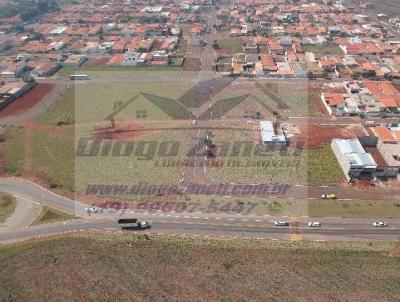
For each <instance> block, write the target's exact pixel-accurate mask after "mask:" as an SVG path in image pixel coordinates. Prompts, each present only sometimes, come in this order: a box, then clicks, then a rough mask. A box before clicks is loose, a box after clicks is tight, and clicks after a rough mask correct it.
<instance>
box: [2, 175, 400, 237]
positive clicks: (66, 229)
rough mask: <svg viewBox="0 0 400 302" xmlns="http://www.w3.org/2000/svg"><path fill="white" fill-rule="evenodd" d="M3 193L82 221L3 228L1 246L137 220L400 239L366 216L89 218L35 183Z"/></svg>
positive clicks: (251, 232) (245, 233)
mask: <svg viewBox="0 0 400 302" xmlns="http://www.w3.org/2000/svg"><path fill="white" fill-rule="evenodd" d="M0 190H1V191H5V192H8V193H10V194H13V195H15V196H17V197H18V198H22V199H25V200H29V201H31V202H39V203H40V204H41V205H47V206H49V207H52V208H56V209H59V210H62V211H65V212H68V213H71V214H75V215H76V216H79V217H82V219H77V220H72V221H66V222H58V223H52V224H45V225H40V226H35V227H23V228H19V229H8V230H7V229H6V230H5V229H1V231H0V244H7V243H13V242H19V241H23V240H28V239H32V238H40V237H47V236H52V235H62V234H65V233H70V232H79V231H98V232H117V233H118V232H120V231H121V230H120V228H119V227H118V224H117V220H118V219H119V218H121V217H124V218H126V217H131V218H132V217H133V218H138V219H142V220H148V221H150V222H151V224H152V228H151V230H150V231H146V232H149V233H151V234H174V235H188V236H196V237H197V236H201V237H212V238H227V237H229V238H253V239H254V238H256V239H270V240H273V239H275V240H318V241H321V240H322V241H327V240H399V239H400V220H399V219H388V220H387V222H388V225H389V226H388V227H386V228H375V227H373V226H372V222H373V220H371V219H364V218H351V219H350V218H346V219H344V218H318V219H316V218H308V217H275V216H268V215H265V216H256V215H238V214H236V215H231V214H209V213H200V212H195V213H185V212H183V213H175V212H162V211H155V212H152V213H151V212H141V211H131V210H126V211H115V210H113V209H103V210H102V211H99V212H98V213H94V214H90V215H88V214H87V213H86V211H85V207H86V206H85V205H84V204H82V203H79V202H77V201H73V200H71V199H68V198H65V197H62V196H59V195H57V194H54V193H52V192H50V191H48V190H47V189H45V188H42V187H40V186H39V185H36V184H34V183H31V182H28V181H24V180H20V179H11V178H0ZM275 220H287V221H289V222H290V226H289V227H276V226H274V223H273V222H274V221H275ZM315 220H318V221H319V222H321V224H322V227H321V228H310V227H308V226H307V223H308V222H310V221H315Z"/></svg>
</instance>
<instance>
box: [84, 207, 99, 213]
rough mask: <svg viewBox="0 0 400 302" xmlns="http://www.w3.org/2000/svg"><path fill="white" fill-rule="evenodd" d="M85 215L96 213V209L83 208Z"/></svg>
mask: <svg viewBox="0 0 400 302" xmlns="http://www.w3.org/2000/svg"><path fill="white" fill-rule="evenodd" d="M85 211H86V213H89V214H90V213H97V209H96V208H95V207H88V208H85Z"/></svg>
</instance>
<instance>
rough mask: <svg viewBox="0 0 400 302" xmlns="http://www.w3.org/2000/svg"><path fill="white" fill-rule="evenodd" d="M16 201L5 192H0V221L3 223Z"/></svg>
mask: <svg viewBox="0 0 400 302" xmlns="http://www.w3.org/2000/svg"><path fill="white" fill-rule="evenodd" d="M16 205H17V201H16V200H15V198H14V197H13V196H12V195H10V194H7V193H4V192H0V223H4V222H5V221H6V220H7V218H8V217H10V216H11V215H12V213H14V210H15V207H16Z"/></svg>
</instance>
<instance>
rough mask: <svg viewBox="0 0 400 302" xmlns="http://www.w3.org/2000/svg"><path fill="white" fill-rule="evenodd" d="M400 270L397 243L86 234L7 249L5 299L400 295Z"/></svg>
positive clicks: (0, 263)
mask: <svg viewBox="0 0 400 302" xmlns="http://www.w3.org/2000/svg"><path fill="white" fill-rule="evenodd" d="M77 259H79V260H80V261H77ZM399 266H400V246H399V243H395V242H346V243H341V242H325V243H321V242H319V243H318V242H288V241H267V240H265V241H257V240H251V241H250V240H209V239H199V238H197V239H191V238H182V237H172V236H171V237H168V236H155V235H133V234H117V233H115V234H112V235H111V234H110V235H103V234H101V235H100V234H98V233H84V234H76V235H70V236H67V237H59V238H53V239H44V240H41V241H34V242H30V243H22V244H16V245H11V246H5V247H1V248H0V270H1V272H2V274H1V275H0V284H1V285H0V288H1V290H0V300H2V301H6V300H7V301H50V300H59V301H66V300H70V298H71V293H73V296H74V299H76V300H79V301H82V300H96V301H99V300H101V301H111V300H112V301H133V300H134V301H161V300H162V301H182V300H185V299H187V297H191V298H190V300H191V301H202V300H203V299H206V300H208V301H221V300H226V301H232V300H240V301H244V300H246V301H247V300H251V301H256V300H275V299H276V300H284V301H294V300H297V301H298V300H302V301H312V300H318V301H330V300H332V299H334V300H338V301H344V300H346V301H398V300H399V299H400V293H399V291H398V288H399V280H400V270H399ZM88 289H90V290H89V291H88ZM200 297H201V298H200ZM333 297H334V298H333Z"/></svg>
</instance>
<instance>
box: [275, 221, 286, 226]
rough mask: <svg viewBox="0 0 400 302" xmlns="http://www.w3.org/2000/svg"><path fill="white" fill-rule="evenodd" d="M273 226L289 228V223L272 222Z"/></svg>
mask: <svg viewBox="0 0 400 302" xmlns="http://www.w3.org/2000/svg"><path fill="white" fill-rule="evenodd" d="M274 225H275V226H289V221H274Z"/></svg>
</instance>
